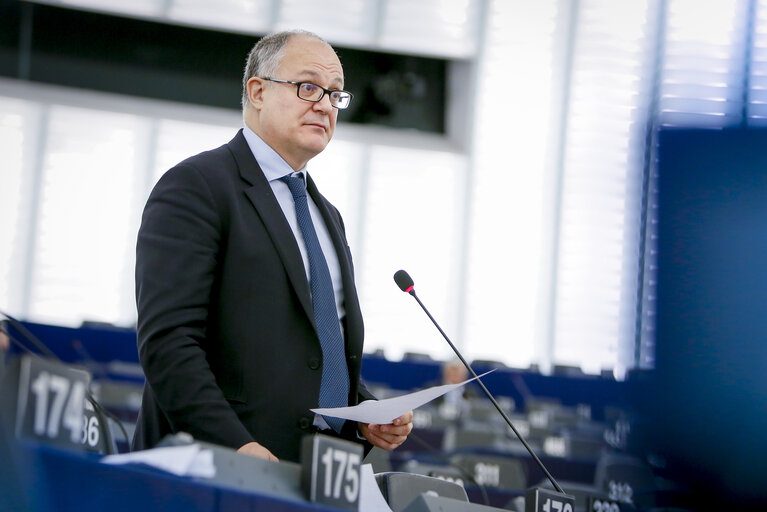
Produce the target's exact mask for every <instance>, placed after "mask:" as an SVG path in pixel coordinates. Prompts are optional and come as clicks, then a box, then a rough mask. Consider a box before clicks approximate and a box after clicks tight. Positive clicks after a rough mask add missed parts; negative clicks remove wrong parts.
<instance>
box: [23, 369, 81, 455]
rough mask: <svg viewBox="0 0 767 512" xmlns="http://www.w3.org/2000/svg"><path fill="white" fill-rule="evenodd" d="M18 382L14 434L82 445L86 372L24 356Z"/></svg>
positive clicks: (75, 445) (64, 443) (79, 446)
mask: <svg viewBox="0 0 767 512" xmlns="http://www.w3.org/2000/svg"><path fill="white" fill-rule="evenodd" d="M18 382H19V388H18V393H19V394H18V402H17V414H16V435H17V437H32V438H36V439H40V440H44V441H47V442H53V443H55V444H61V445H68V446H72V447H76V448H80V449H82V437H83V410H84V407H85V394H86V392H87V389H88V385H89V383H90V375H89V374H88V372H86V371H84V370H79V369H76V368H72V367H70V366H66V365H63V364H61V363H58V362H55V361H48V360H44V359H39V358H32V357H29V356H26V357H24V358H23V359H22V361H21V367H20V368H19V381H18Z"/></svg>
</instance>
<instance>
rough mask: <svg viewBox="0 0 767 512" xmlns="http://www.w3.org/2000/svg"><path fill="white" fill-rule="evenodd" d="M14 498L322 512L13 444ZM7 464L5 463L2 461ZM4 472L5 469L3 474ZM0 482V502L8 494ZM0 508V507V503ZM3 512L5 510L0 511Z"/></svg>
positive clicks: (36, 504) (85, 509) (106, 507)
mask: <svg viewBox="0 0 767 512" xmlns="http://www.w3.org/2000/svg"><path fill="white" fill-rule="evenodd" d="M13 443H14V444H13V446H12V447H11V450H12V453H13V455H14V460H15V462H16V467H17V470H18V472H17V475H18V480H19V482H18V484H19V485H20V487H21V490H20V492H19V493H17V494H19V495H20V496H21V498H22V499H26V501H27V503H28V504H29V509H30V510H31V511H33V512H43V511H44V512H59V511H61V512H64V511H66V512H70V511H78V512H122V511H126V512H128V511H129V512H154V511H163V512H176V511H178V512H181V511H184V512H222V511H230V510H231V511H237V512H249V511H256V510H258V511H264V510H268V511H270V512H301V511H307V512H308V511H311V512H322V511H332V510H336V509H334V508H331V507H327V506H324V505H317V504H313V503H310V502H308V501H304V500H298V499H295V498H294V497H280V496H274V495H266V494H262V493H256V492H247V491H243V490H237V489H233V488H229V487H227V486H225V485H217V484H212V483H209V482H206V481H205V480H203V479H192V478H186V477H178V476H175V475H172V474H169V473H165V472H162V471H159V470H156V469H153V468H151V467H147V466H140V465H125V466H111V465H107V464H102V463H100V462H99V459H100V458H101V456H99V455H96V454H90V453H78V452H70V451H66V450H61V449H58V448H55V447H52V446H49V445H44V444H40V443H36V442H32V441H14V442H13ZM3 464H7V461H5V460H4V461H3ZM6 469H7V468H6ZM7 483H8V482H7V481H3V482H0V489H1V490H0V500H2V499H3V498H1V497H2V496H8V491H9V489H4V488H3V487H4V486H5V485H7ZM0 505H2V502H0ZM0 508H2V509H3V510H5V508H4V507H2V506H0Z"/></svg>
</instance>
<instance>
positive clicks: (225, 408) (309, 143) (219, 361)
mask: <svg viewBox="0 0 767 512" xmlns="http://www.w3.org/2000/svg"><path fill="white" fill-rule="evenodd" d="M343 85H344V75H343V68H342V67H341V63H340V61H339V60H338V57H337V56H336V54H335V52H334V51H333V49H332V48H331V47H330V45H328V44H327V43H326V42H325V41H323V40H322V39H320V38H319V37H317V36H316V35H314V34H310V33H307V32H301V31H297V32H283V33H278V34H272V35H269V36H266V37H264V38H263V39H261V40H260V41H259V42H258V43H257V44H256V46H254V48H253V50H252V51H251V52H250V55H249V56H248V63H247V66H246V69H245V76H244V78H243V118H244V121H245V127H244V129H243V130H241V131H240V132H239V133H238V134H237V135H236V136H235V138H234V139H232V141H230V142H229V143H228V144H226V145H224V146H222V147H220V148H218V149H214V150H212V151H208V152H205V153H201V154H199V155H197V156H194V157H192V158H190V159H187V160H185V161H183V162H181V163H180V164H178V165H177V166H176V167H174V168H173V169H171V170H170V171H168V172H167V173H166V174H165V175H164V176H163V177H162V178H161V179H160V181H159V182H158V184H157V185H156V186H155V189H154V190H153V191H152V194H151V195H150V197H149V200H148V201H147V205H146V208H145V210H144V216H143V219H142V225H141V228H140V230H139V236H138V244H137V250H136V256H137V257H136V296H137V306H138V347H139V355H140V359H141V363H142V366H143V368H144V372H145V374H146V377H147V384H146V386H145V389H144V396H143V403H142V407H141V411H140V414H139V419H138V423H137V426H136V433H135V435H134V440H133V448H134V449H142V448H149V447H151V446H154V445H155V444H156V443H157V442H158V441H159V440H160V439H161V438H162V437H163V436H165V435H166V434H169V433H174V432H181V431H184V432H188V433H189V434H191V435H192V436H194V437H195V438H196V439H199V440H202V441H208V442H212V443H217V444H221V445H225V446H230V447H232V448H235V449H237V450H238V451H239V452H241V453H246V454H250V455H255V456H258V457H262V458H266V459H271V460H276V459H277V458H279V459H286V460H293V461H296V460H298V459H299V457H300V453H299V449H300V440H301V437H302V436H303V435H305V434H307V433H312V432H317V431H322V432H324V433H328V434H330V435H338V436H340V437H343V438H346V439H351V440H360V442H365V444H366V448H370V447H371V445H374V446H378V447H381V448H383V449H386V450H392V449H394V448H396V447H397V446H399V445H400V444H402V443H403V442H404V440H405V439H406V437H407V435H408V433H409V432H410V430H411V428H412V423H411V421H412V411H411V412H409V413H407V414H405V415H403V416H401V417H399V418H397V419H395V420H394V421H393V422H392V424H388V425H365V424H357V423H355V422H351V421H347V422H341V421H336V420H334V419H333V418H324V417H319V416H315V415H314V414H313V413H311V412H310V410H309V409H311V408H316V407H318V406H321V407H324V406H327V405H328V404H330V405H333V406H337V405H342V406H343V405H356V404H357V403H358V402H360V401H361V400H364V399H369V398H372V396H371V395H370V394H369V393H368V392H367V390H366V389H365V387H364V385H363V384H362V383H361V382H360V378H359V374H360V363H361V357H362V339H363V325H362V315H361V312H360V307H359V302H358V299H357V292H356V288H355V285H354V277H353V268H352V261H351V255H350V253H349V248H348V244H347V242H346V238H345V234H344V227H343V221H342V220H341V216H340V214H339V213H338V211H337V210H336V209H335V208H334V207H333V206H332V205H331V204H330V203H329V202H328V201H327V200H326V199H325V198H324V197H323V196H322V195H320V193H319V192H318V191H317V188H316V187H315V185H314V182H313V181H312V180H311V178H309V177H307V178H306V179H307V182H306V185H304V175H306V173H305V168H306V164H307V162H308V161H309V160H310V159H311V158H313V157H314V156H316V155H317V154H319V153H320V152H321V151H322V150H323V149H325V146H326V145H327V144H328V142H329V141H330V139H331V138H332V136H333V131H334V129H335V125H336V118H337V116H338V109H339V108H345V107H346V106H347V105H348V102H349V101H350V99H351V95H350V94H349V93H347V92H345V91H343ZM299 171H300V172H299ZM307 195H308V201H307V198H306V196H307ZM301 205H303V206H301ZM302 208H303V209H302ZM307 208H308V211H309V213H310V216H307V214H306V209H307ZM307 219H309V220H308V224H309V226H307ZM308 231H312V232H314V234H310V233H308ZM318 252H319V253H321V256H319V257H318V256H317V253H318ZM319 260H324V261H323V262H322V264H320V263H318V261H319ZM323 269H324V270H323ZM315 271H316V272H318V274H316V275H317V276H318V277H316V278H315ZM323 276H324V277H323ZM323 284H324V286H323ZM323 298H326V299H329V300H322V299H323ZM328 304H329V305H328ZM323 308H324V310H323ZM328 308H330V313H329V314H330V317H331V318H330V321H329V322H326V321H324V320H326V319H327V318H328ZM318 310H323V312H320V313H318ZM323 315H324V316H323ZM320 317H321V318H322V319H323V320H318V319H319V318H320ZM328 339H333V340H337V341H333V342H328V341H327V340H328ZM331 354H335V356H336V357H335V358H334V357H333V356H332V355H331ZM347 390H348V392H347ZM323 401H324V404H323ZM363 438H364V439H363Z"/></svg>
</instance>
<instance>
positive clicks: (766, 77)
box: [748, 1, 767, 127]
mask: <svg viewBox="0 0 767 512" xmlns="http://www.w3.org/2000/svg"><path fill="white" fill-rule="evenodd" d="M753 22H754V34H753V47H752V49H751V61H750V65H751V68H750V69H751V74H750V76H749V86H750V87H749V91H748V99H749V104H748V117H749V119H748V124H749V125H751V126H759V127H763V126H767V2H764V1H761V2H759V3H758V5H757V6H756V12H755V19H754V20H753Z"/></svg>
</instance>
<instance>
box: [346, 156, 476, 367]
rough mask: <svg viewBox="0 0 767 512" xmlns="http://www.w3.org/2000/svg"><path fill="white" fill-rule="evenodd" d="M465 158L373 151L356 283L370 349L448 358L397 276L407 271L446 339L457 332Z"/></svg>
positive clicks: (435, 333)
mask: <svg viewBox="0 0 767 512" xmlns="http://www.w3.org/2000/svg"><path fill="white" fill-rule="evenodd" d="M464 174H465V158H464V157H463V156H461V155H458V154H454V153H449V152H438V151H429V150H418V149H404V148H397V147H390V146H378V145H374V146H372V148H371V155H370V177H369V186H368V188H367V194H366V197H365V206H364V208H365V213H364V215H365V225H364V239H363V247H362V251H361V255H362V258H363V261H362V263H361V265H357V269H356V270H357V282H358V285H359V289H360V300H361V302H362V308H363V313H364V314H365V332H366V337H365V348H366V350H376V349H379V348H380V349H383V350H384V351H385V353H386V355H387V356H389V357H393V358H398V357H400V356H401V355H403V353H404V352H406V351H411V352H421V353H426V354H432V355H434V356H436V357H441V358H442V357H444V356H446V355H447V353H448V352H449V350H450V349H449V347H446V345H445V342H444V341H443V340H442V339H441V337H440V335H439V333H438V332H437V331H436V330H435V329H434V326H433V325H432V324H431V323H430V322H429V319H428V318H427V317H426V316H425V315H424V314H423V312H422V311H421V310H420V308H419V307H418V305H417V304H414V301H413V299H412V297H410V296H408V295H405V294H404V293H402V291H400V290H399V288H397V286H396V285H395V284H394V281H393V279H392V276H393V275H394V272H396V271H397V270H399V269H405V270H407V271H408V272H409V273H410V275H411V276H412V277H413V279H414V280H415V282H416V286H417V289H418V290H419V292H418V293H419V297H421V299H422V300H423V301H424V303H425V304H427V307H428V308H429V310H430V311H431V313H432V314H433V315H434V316H435V318H437V319H438V321H439V322H440V323H441V325H442V326H443V328H444V329H445V330H446V332H448V333H450V334H452V333H454V332H455V329H456V322H455V320H456V318H455V315H454V314H452V313H453V310H452V308H451V305H452V304H453V301H454V300H455V298H456V296H455V293H454V290H455V284H456V283H455V281H454V279H455V278H456V275H457V266H458V255H459V250H458V249H459V244H460V243H461V241H460V238H459V237H460V231H459V230H457V229H456V226H459V225H460V224H461V218H462V216H463V209H462V205H461V197H462V196H461V193H460V192H461V188H462V187H461V185H462V180H463V177H464Z"/></svg>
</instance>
